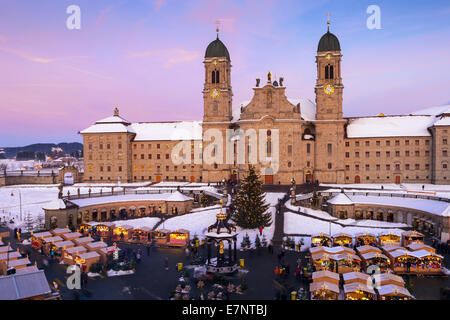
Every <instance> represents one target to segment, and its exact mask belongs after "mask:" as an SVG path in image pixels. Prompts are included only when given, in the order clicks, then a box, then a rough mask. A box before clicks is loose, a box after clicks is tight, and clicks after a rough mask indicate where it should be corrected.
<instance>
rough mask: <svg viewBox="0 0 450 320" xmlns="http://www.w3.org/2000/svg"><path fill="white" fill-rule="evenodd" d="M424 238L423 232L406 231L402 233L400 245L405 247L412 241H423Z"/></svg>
mask: <svg viewBox="0 0 450 320" xmlns="http://www.w3.org/2000/svg"><path fill="white" fill-rule="evenodd" d="M424 238H425V236H424V235H423V234H421V233H420V232H417V231H415V230H413V231H406V232H403V233H402V245H403V246H404V247H407V246H408V245H410V244H411V243H414V242H418V243H424Z"/></svg>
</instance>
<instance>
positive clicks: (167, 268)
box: [164, 257, 169, 271]
mask: <svg viewBox="0 0 450 320" xmlns="http://www.w3.org/2000/svg"><path fill="white" fill-rule="evenodd" d="M164 267H165V268H166V271H169V258H168V257H166V258H165V259H164Z"/></svg>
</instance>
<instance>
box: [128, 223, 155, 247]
mask: <svg viewBox="0 0 450 320" xmlns="http://www.w3.org/2000/svg"><path fill="white" fill-rule="evenodd" d="M131 234H132V240H133V242H137V243H148V242H151V239H152V229H151V228H149V227H140V228H136V229H134V230H133V231H132V233H131Z"/></svg>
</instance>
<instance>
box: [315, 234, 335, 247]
mask: <svg viewBox="0 0 450 320" xmlns="http://www.w3.org/2000/svg"><path fill="white" fill-rule="evenodd" d="M331 243H332V242H331V236H330V235H329V234H326V233H322V232H321V233H319V234H314V235H312V236H311V247H318V246H323V247H331Z"/></svg>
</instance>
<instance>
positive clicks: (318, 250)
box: [309, 246, 355, 254]
mask: <svg viewBox="0 0 450 320" xmlns="http://www.w3.org/2000/svg"><path fill="white" fill-rule="evenodd" d="M309 251H310V252H311V254H317V253H328V254H340V253H351V254H355V250H353V249H352V248H348V247H343V246H337V247H322V246H319V247H313V248H310V249H309Z"/></svg>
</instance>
